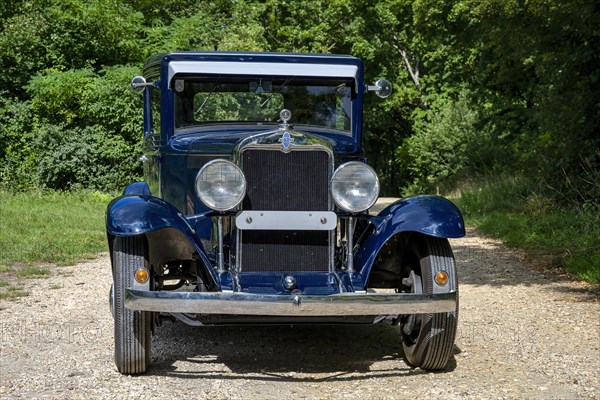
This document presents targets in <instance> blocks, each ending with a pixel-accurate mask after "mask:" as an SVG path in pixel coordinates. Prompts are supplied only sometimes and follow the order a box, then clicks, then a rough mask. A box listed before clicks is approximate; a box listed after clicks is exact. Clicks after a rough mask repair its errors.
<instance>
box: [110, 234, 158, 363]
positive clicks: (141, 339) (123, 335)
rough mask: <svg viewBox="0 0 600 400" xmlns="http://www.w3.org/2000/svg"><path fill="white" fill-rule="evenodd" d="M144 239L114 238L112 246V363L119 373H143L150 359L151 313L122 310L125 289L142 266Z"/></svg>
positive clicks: (138, 237)
mask: <svg viewBox="0 0 600 400" xmlns="http://www.w3.org/2000/svg"><path fill="white" fill-rule="evenodd" d="M145 243H146V242H145V238H144V237H141V236H133V237H117V238H115V241H114V246H113V284H114V300H113V301H114V311H115V315H114V320H115V364H116V365H117V369H118V370H119V372H120V373H122V374H141V373H144V372H146V370H147V369H148V366H149V365H150V357H151V343H152V339H151V332H152V325H151V324H152V313H151V312H144V311H133V310H129V309H127V308H125V289H126V288H128V287H131V286H132V285H133V279H134V278H133V276H134V272H135V270H136V269H137V268H139V267H144V266H145V257H144V253H145V249H146V244H145Z"/></svg>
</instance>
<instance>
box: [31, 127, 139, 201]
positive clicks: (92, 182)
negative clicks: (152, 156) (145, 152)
mask: <svg viewBox="0 0 600 400" xmlns="http://www.w3.org/2000/svg"><path fill="white" fill-rule="evenodd" d="M32 147H33V152H34V153H35V154H36V159H37V165H36V176H37V181H38V184H39V185H40V186H42V187H46V188H51V189H63V190H65V189H68V190H70V189H79V188H87V189H96V190H103V191H114V190H118V189H122V188H123V187H124V186H125V185H126V184H128V183H130V182H132V181H134V180H137V175H138V173H139V171H138V170H137V169H138V166H137V165H136V164H137V163H135V162H134V161H133V160H135V159H136V158H135V156H134V154H132V153H133V152H132V149H131V148H130V146H129V145H128V144H127V143H126V141H125V140H124V139H123V137H121V136H119V135H112V134H110V133H109V132H107V131H106V130H105V129H104V128H103V127H101V126H99V125H93V126H89V127H85V128H78V127H75V128H67V127H64V126H60V125H52V124H46V125H42V126H40V127H39V128H38V129H37V131H36V135H35V138H34V141H33V144H32Z"/></svg>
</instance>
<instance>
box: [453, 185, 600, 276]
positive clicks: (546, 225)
mask: <svg viewBox="0 0 600 400" xmlns="http://www.w3.org/2000/svg"><path fill="white" fill-rule="evenodd" d="M456 203H457V205H458V206H459V208H460V209H461V211H462V212H463V214H464V216H465V219H466V223H467V225H470V226H473V227H475V228H476V229H478V230H480V231H482V232H484V233H486V234H490V235H492V236H495V237H498V238H500V239H502V241H503V242H504V243H506V244H507V245H509V246H513V247H519V248H523V249H525V250H527V251H528V252H529V253H530V254H531V255H532V256H534V257H538V258H539V259H540V263H541V264H543V265H544V264H545V265H551V266H560V267H563V268H564V269H566V270H567V271H569V272H570V273H572V274H574V275H576V276H577V277H579V278H580V279H582V280H584V281H587V282H591V283H600V206H599V205H598V204H596V205H593V206H588V207H586V208H584V209H578V208H575V207H573V208H567V207H564V206H563V207H558V206H556V205H555V204H554V202H553V201H552V200H550V199H549V198H546V197H544V196H541V195H539V194H536V192H535V191H534V190H532V189H531V188H530V186H529V185H528V184H527V182H525V181H523V180H518V179H496V180H493V181H490V182H487V183H486V184H484V185H482V186H480V187H479V188H477V189H470V190H468V191H466V192H463V193H462V194H461V196H460V197H459V198H458V199H456Z"/></svg>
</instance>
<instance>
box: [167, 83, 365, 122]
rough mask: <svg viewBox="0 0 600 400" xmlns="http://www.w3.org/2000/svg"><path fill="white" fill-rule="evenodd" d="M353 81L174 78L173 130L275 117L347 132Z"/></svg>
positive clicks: (261, 120)
mask: <svg viewBox="0 0 600 400" xmlns="http://www.w3.org/2000/svg"><path fill="white" fill-rule="evenodd" d="M352 84H353V83H352V81H351V80H348V79H341V78H334V79H332V78H314V77H310V78H306V77H295V76H273V77H260V76H246V77H232V76H210V77H206V76H203V77H193V76H192V77H178V76H176V77H175V78H174V79H173V84H172V87H173V89H174V92H175V132H176V133H177V131H181V130H182V129H185V128H189V127H192V126H197V125H203V124H206V123H215V122H250V123H252V122H254V123H265V122H273V123H276V122H278V121H279V112H280V111H281V110H282V109H284V108H287V109H289V110H290V111H291V112H292V118H291V120H290V123H291V124H305V125H313V126H318V127H324V128H329V129H337V130H342V131H345V132H347V133H348V134H350V129H351V128H350V127H351V124H350V122H351V121H350V117H351V98H352Z"/></svg>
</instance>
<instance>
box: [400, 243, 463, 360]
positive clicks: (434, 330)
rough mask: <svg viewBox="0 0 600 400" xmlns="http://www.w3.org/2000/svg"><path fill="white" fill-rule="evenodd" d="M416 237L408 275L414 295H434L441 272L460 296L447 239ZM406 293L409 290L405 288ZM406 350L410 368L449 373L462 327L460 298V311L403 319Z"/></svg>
mask: <svg viewBox="0 0 600 400" xmlns="http://www.w3.org/2000/svg"><path fill="white" fill-rule="evenodd" d="M414 239H417V238H415V237H413V240H412V241H411V242H410V245H409V247H408V249H409V251H408V254H407V259H406V261H407V262H408V266H409V269H408V270H407V271H406V272H408V273H410V274H411V275H409V276H408V278H411V279H409V280H407V281H405V282H407V283H410V282H411V281H412V282H413V285H412V288H411V289H412V291H413V292H416V293H434V284H433V277H434V276H435V274H436V273H437V272H439V271H446V273H447V274H448V278H449V279H448V283H447V285H448V286H449V288H450V289H451V290H456V291H457V292H458V279H457V277H456V267H455V264H454V256H453V255H452V249H451V248H450V244H449V243H448V240H447V239H439V238H433V237H428V236H422V237H419V238H418V240H414ZM403 289H404V290H406V287H404V288H403ZM401 322H402V326H401V329H402V347H403V348H404V357H405V360H406V362H407V363H408V364H410V365H411V366H413V367H418V368H421V369H424V370H429V371H435V370H441V369H445V368H446V366H447V364H448V360H449V359H450V357H451V356H452V350H453V348H454V340H455V337H456V327H457V323H458V298H457V300H456V310H455V311H453V312H445V313H435V314H414V315H407V316H403V318H402V319H401Z"/></svg>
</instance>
